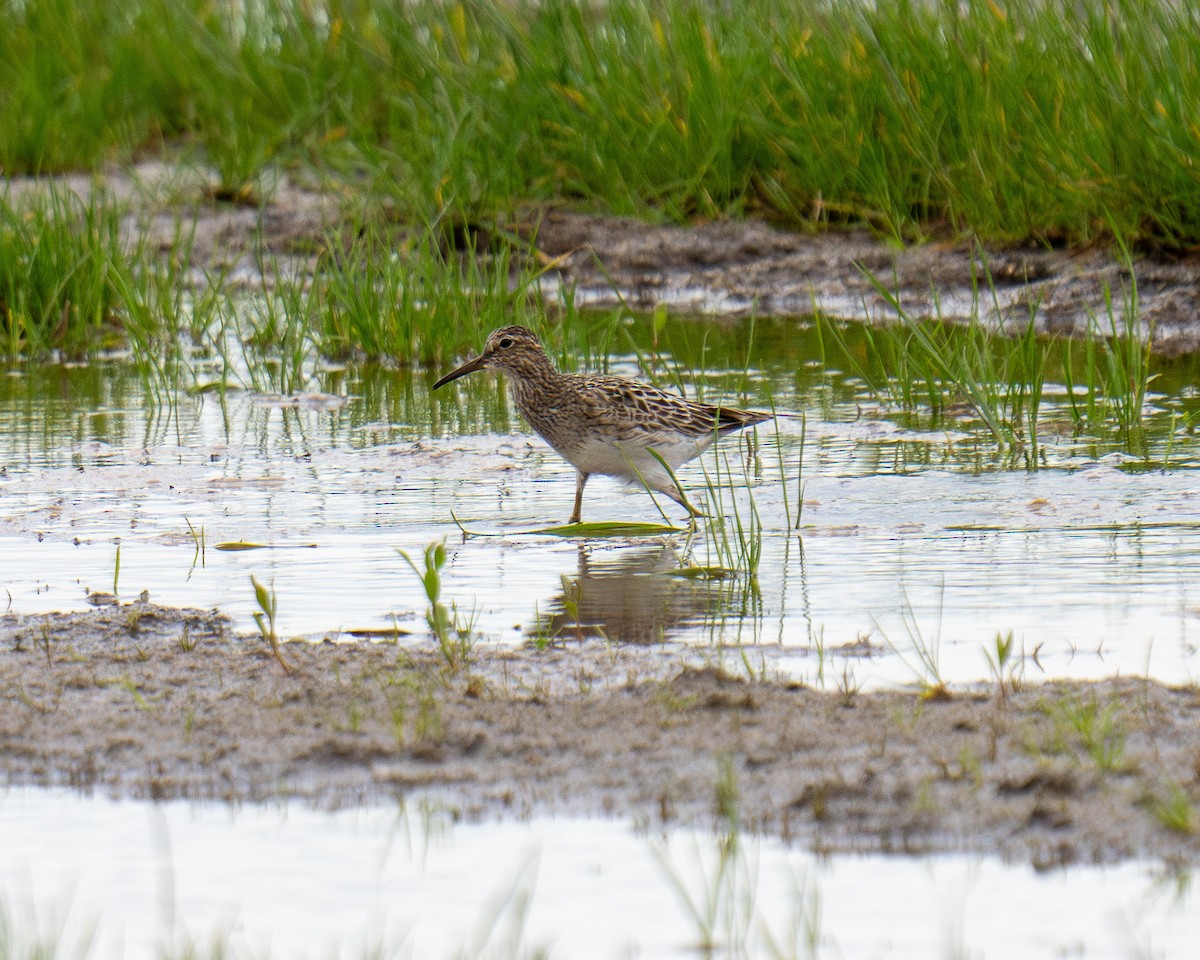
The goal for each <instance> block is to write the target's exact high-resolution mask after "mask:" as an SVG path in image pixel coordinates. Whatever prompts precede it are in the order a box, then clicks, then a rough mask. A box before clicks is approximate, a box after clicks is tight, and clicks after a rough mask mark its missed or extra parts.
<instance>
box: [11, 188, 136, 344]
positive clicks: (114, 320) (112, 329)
mask: <svg viewBox="0 0 1200 960" xmlns="http://www.w3.org/2000/svg"><path fill="white" fill-rule="evenodd" d="M131 286H132V283H131V271H130V266H129V263H128V261H127V259H126V256H125V254H124V252H123V251H122V248H121V241H120V216H119V213H118V211H117V209H116V207H114V206H113V205H111V204H110V203H108V202H107V201H105V200H104V199H102V198H96V197H92V198H91V199H88V200H84V199H81V198H80V197H78V196H76V195H75V194H73V193H68V192H59V191H55V190H50V191H38V192H31V193H30V194H28V195H26V196H25V197H22V198H20V199H17V200H8V199H0V333H2V334H3V344H2V346H0V349H2V350H3V352H4V353H5V354H6V355H7V356H8V357H9V358H10V359H16V358H18V357H22V356H36V355H44V354H47V353H49V352H51V351H60V352H62V353H63V354H66V355H81V354H86V353H91V352H94V351H95V350H97V349H102V348H104V347H106V346H112V345H114V344H115V343H116V342H118V341H119V340H120V339H121V330H120V327H121V318H120V316H119V313H120V308H121V304H122V296H121V294H122V290H124V289H128V288H130V287H131Z"/></svg>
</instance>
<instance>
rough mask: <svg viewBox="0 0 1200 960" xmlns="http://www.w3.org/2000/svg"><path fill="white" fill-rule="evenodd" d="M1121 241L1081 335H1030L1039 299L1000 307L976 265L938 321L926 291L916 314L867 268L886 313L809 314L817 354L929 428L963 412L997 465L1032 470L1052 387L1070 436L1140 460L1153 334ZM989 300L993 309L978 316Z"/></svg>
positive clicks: (959, 419)
mask: <svg viewBox="0 0 1200 960" xmlns="http://www.w3.org/2000/svg"><path fill="white" fill-rule="evenodd" d="M1122 250H1123V251H1124V252H1125V253H1126V267H1127V274H1126V278H1125V280H1124V281H1123V287H1122V289H1120V290H1118V291H1117V292H1116V293H1115V294H1114V292H1113V290H1112V289H1111V288H1109V287H1107V286H1106V288H1105V312H1104V315H1103V316H1102V317H1092V318H1091V323H1090V324H1089V327H1088V332H1087V334H1086V336H1085V337H1083V338H1082V339H1080V340H1076V341H1072V340H1060V339H1058V338H1054V337H1047V336H1042V335H1039V334H1038V333H1037V330H1036V326H1037V320H1038V310H1039V306H1038V304H1037V303H1031V304H1027V305H1025V306H1023V307H1021V308H1019V310H1018V313H1019V314H1020V315H1018V316H1013V315H1011V314H1006V313H1005V311H1004V310H1002V309H1001V307H1000V302H999V297H998V296H997V292H996V289H995V287H994V285H993V282H992V278H991V275H990V274H989V273H988V272H987V270H986V266H985V268H984V277H983V280H984V284H985V288H984V290H982V291H981V288H980V284H979V282H978V280H976V282H975V283H974V298H973V299H974V302H973V307H972V312H971V314H970V316H969V317H968V319H967V321H966V322H965V323H962V324H954V323H949V322H947V321H946V320H945V319H944V318H943V317H942V316H941V312H940V306H939V305H938V304H937V302H936V299H935V307H934V309H935V315H934V316H933V317H932V318H928V319H926V318H920V317H914V316H913V315H911V314H910V313H908V311H907V310H905V308H904V307H903V306H902V305H901V302H900V298H899V296H898V295H897V294H895V293H893V292H892V291H890V290H889V289H888V288H887V286H886V285H885V284H884V283H883V281H881V280H879V279H878V278H877V277H875V276H873V275H871V274H867V277H868V279H869V280H870V281H871V283H872V284H873V285H874V286H875V289H876V291H877V292H878V293H879V294H880V295H881V296H882V297H883V298H884V300H885V301H886V302H887V304H888V306H889V308H890V310H891V312H892V314H893V316H894V320H895V323H893V324H891V325H886V326H883V327H872V326H869V325H867V326H858V327H856V328H855V329H854V331H853V336H849V335H848V334H847V329H846V328H845V327H843V326H841V325H839V324H837V323H829V322H827V321H825V320H823V319H821V318H818V325H819V326H820V327H821V331H822V334H821V336H822V352H823V354H824V356H825V359H826V361H827V362H830V361H831V362H833V363H834V364H840V365H843V366H845V367H846V368H848V369H850V370H852V371H853V372H854V373H855V374H856V375H857V377H858V378H860V379H861V380H862V382H863V383H865V384H866V386H867V388H868V389H869V391H870V392H871V393H872V394H873V395H874V397H875V398H876V399H877V400H878V401H879V402H881V403H883V404H885V405H887V406H890V407H892V408H894V409H898V410H901V411H906V412H909V413H912V412H915V411H923V412H925V413H927V414H929V415H930V416H931V418H932V424H933V425H934V426H943V427H945V426H951V425H955V426H961V425H962V424H963V423H964V422H966V420H967V419H968V418H967V417H964V415H963V413H964V411H969V415H970V417H969V418H970V419H973V420H975V421H977V422H978V423H979V424H980V425H981V426H982V428H983V430H984V431H986V432H987V433H988V434H990V435H991V438H992V440H993V441H994V443H995V447H996V451H997V453H998V455H999V457H1000V459H1001V460H1002V461H1004V462H1007V463H1012V464H1021V465H1023V466H1024V467H1025V468H1026V469H1030V470H1036V469H1037V468H1038V467H1039V465H1041V463H1042V437H1043V434H1044V433H1045V432H1047V431H1048V430H1049V429H1050V425H1049V424H1047V423H1046V407H1045V405H1044V400H1045V397H1046V392H1047V388H1048V387H1051V386H1056V385H1057V386H1061V388H1062V389H1061V392H1062V393H1063V394H1064V396H1065V401H1064V402H1062V403H1059V404H1057V405H1056V406H1055V408H1054V411H1053V416H1055V417H1058V418H1061V417H1063V416H1066V417H1069V420H1070V424H1071V429H1072V431H1073V432H1074V433H1075V434H1076V435H1082V434H1088V435H1090V436H1094V437H1105V438H1108V439H1110V440H1114V441H1115V442H1117V443H1118V444H1119V445H1120V447H1121V448H1122V449H1126V450H1130V451H1133V452H1135V453H1137V454H1139V455H1141V456H1143V457H1147V458H1148V457H1149V449H1148V446H1147V434H1146V418H1147V414H1148V409H1147V404H1146V399H1147V395H1148V391H1149V386H1150V383H1151V381H1152V380H1153V379H1154V378H1155V376H1156V374H1155V372H1154V370H1153V366H1152V363H1151V347H1150V343H1151V338H1150V337H1149V336H1146V335H1144V334H1143V333H1142V331H1141V328H1140V320H1139V309H1138V294H1137V282H1136V280H1135V279H1134V274H1133V269H1132V262H1131V261H1130V260H1129V259H1128V251H1127V250H1126V248H1124V246H1122ZM981 255H982V254H981ZM988 297H990V301H991V304H990V307H989V306H987V305H986V300H987V299H988ZM989 310H990V312H991V313H992V314H994V316H991V317H988V316H986V314H985V311H989ZM826 344H828V345H830V346H831V347H832V348H833V349H832V351H831V352H829V353H825V349H826V347H825V345H826Z"/></svg>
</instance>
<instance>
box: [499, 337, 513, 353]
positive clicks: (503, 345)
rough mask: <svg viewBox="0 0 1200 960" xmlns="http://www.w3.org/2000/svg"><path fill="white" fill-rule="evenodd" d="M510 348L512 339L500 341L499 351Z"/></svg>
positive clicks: (506, 338)
mask: <svg viewBox="0 0 1200 960" xmlns="http://www.w3.org/2000/svg"><path fill="white" fill-rule="evenodd" d="M511 346H512V338H510V337H505V338H504V339H503V340H501V341H500V349H501V350H507V349H508V348H509V347H511Z"/></svg>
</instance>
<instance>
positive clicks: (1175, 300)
mask: <svg viewBox="0 0 1200 960" xmlns="http://www.w3.org/2000/svg"><path fill="white" fill-rule="evenodd" d="M60 182H62V183H64V184H66V185H69V186H70V187H71V188H72V189H74V190H77V191H79V192H88V191H90V190H91V189H93V187H94V186H95V183H94V182H93V181H92V180H91V179H90V178H88V177H84V176H74V177H66V178H63V180H62V181H60ZM99 183H100V185H101V186H102V187H103V188H104V189H105V190H106V191H108V192H109V193H110V194H111V195H112V196H113V197H115V198H116V199H117V200H118V201H119V202H121V203H122V204H124V205H126V208H127V209H128V211H129V213H128V215H127V216H126V218H125V233H126V237H127V239H128V240H129V241H130V242H131V243H133V242H142V241H146V242H148V244H149V246H150V248H151V249H158V250H161V251H163V252H168V251H170V252H172V253H173V254H174V255H178V254H179V253H180V251H179V250H178V249H177V247H178V244H179V241H180V238H181V237H183V238H187V245H188V253H189V256H190V258H191V264H190V265H191V268H192V269H191V276H192V280H193V282H194V283H196V284H197V285H198V286H199V285H203V284H204V283H206V282H207V280H206V273H207V274H209V275H224V276H225V277H226V280H227V282H229V283H232V284H235V285H236V284H245V285H258V284H261V283H262V282H264V279H265V281H266V282H267V283H269V282H270V281H271V279H272V278H271V276H267V277H266V278H264V277H263V275H262V272H261V271H262V269H263V265H264V262H265V264H266V269H267V270H268V271H270V272H272V273H274V272H287V273H292V272H298V273H301V274H303V273H307V272H311V271H312V270H313V269H315V268H316V266H317V263H318V252H319V251H320V250H322V249H323V248H325V247H326V246H327V244H328V243H329V242H330V241H331V240H334V241H335V242H336V238H338V237H344V238H347V239H348V238H349V237H350V236H352V235H353V231H354V230H355V229H356V225H357V224H359V223H361V222H362V218H363V217H364V216H365V217H366V218H368V219H372V218H374V219H378V218H380V217H385V216H386V208H387V199H386V198H369V197H365V196H362V195H354V194H353V192H351V193H350V194H347V192H346V191H345V190H338V189H336V188H335V186H329V187H327V188H326V187H324V186H322V185H321V184H319V183H317V182H305V181H302V180H298V179H297V178H296V177H291V176H288V175H285V174H277V175H275V176H273V177H269V178H267V179H266V180H264V184H263V189H262V190H261V192H260V198H261V201H262V206H261V207H251V206H238V205H233V204H221V203H217V202H214V200H213V199H212V197H213V191H214V187H215V184H216V180H215V179H214V178H213V177H211V176H206V175H205V174H204V173H203V172H202V171H199V170H197V169H195V168H192V167H177V166H173V165H171V164H164V163H145V164H141V165H139V166H138V167H136V168H134V169H133V170H132V171H117V172H113V173H112V174H110V175H109V176H107V177H105V178H104V179H103V180H101V181H99ZM33 188H34V184H33V182H32V181H29V180H14V181H10V182H9V183H8V184H7V189H8V191H9V192H10V193H11V194H20V193H22V192H24V191H27V190H30V189H33ZM513 234H518V235H520V236H522V237H524V238H525V239H526V240H527V242H529V243H530V245H531V253H532V254H533V255H534V256H536V257H537V259H538V260H539V263H540V264H541V265H542V266H547V265H549V269H548V272H547V273H546V277H545V282H544V286H545V288H546V289H547V290H548V291H550V292H551V293H554V292H556V291H557V289H558V287H559V285H560V284H565V285H567V286H569V287H574V288H575V289H576V302H577V303H579V304H581V305H584V304H587V305H592V306H597V307H609V306H617V305H619V304H620V303H622V302H625V303H628V304H630V305H631V306H633V307H635V308H641V309H646V310H650V309H652V308H653V307H654V306H656V305H657V304H659V303H665V304H667V305H669V306H670V307H671V308H672V309H675V310H678V311H692V312H700V313H708V314H718V315H729V316H745V315H747V314H750V313H757V314H759V315H763V314H769V315H778V316H806V315H810V314H811V313H812V312H813V311H814V309H817V310H820V311H822V312H823V313H825V314H827V315H829V316H832V317H841V318H845V319H854V320H863V319H869V320H872V321H875V322H886V321H888V320H893V319H895V311H894V309H893V308H892V307H891V306H890V305H889V304H888V302H887V300H886V299H885V298H884V297H882V296H880V295H879V294H878V292H877V291H876V289H875V287H874V285H873V283H872V282H871V280H870V279H868V278H867V277H866V276H865V275H864V273H863V270H864V269H865V270H867V271H869V272H870V273H872V274H873V275H874V276H875V277H877V278H878V279H879V280H880V281H881V282H882V283H884V284H885V285H886V286H887V287H888V288H889V289H890V290H892V291H895V292H896V293H897V294H898V296H899V299H900V301H901V303H902V304H903V306H904V308H905V310H906V311H907V312H908V313H909V314H910V315H911V316H916V317H920V316H929V315H932V314H933V313H934V312H935V300H936V304H937V305H938V307H940V312H941V315H942V316H944V317H945V318H947V319H951V320H963V319H966V318H968V317H969V316H970V315H971V313H972V309H973V306H972V305H973V303H977V304H978V311H979V314H980V315H981V316H982V317H983V318H984V319H985V320H986V321H988V322H990V323H992V324H993V325H995V326H1005V325H1007V326H1009V327H1012V326H1016V327H1023V326H1024V324H1025V323H1026V322H1027V321H1028V317H1029V315H1030V310H1031V307H1032V306H1033V305H1036V323H1037V326H1038V328H1039V329H1040V330H1042V331H1043V332H1046V333H1050V334H1061V335H1066V336H1081V335H1085V334H1086V333H1087V331H1088V330H1089V328H1090V327H1093V326H1094V325H1098V328H1099V329H1101V330H1105V329H1107V328H1108V327H1110V326H1111V325H1112V322H1113V320H1114V319H1115V320H1116V322H1117V325H1118V326H1120V325H1121V323H1122V317H1121V316H1120V308H1121V304H1122V303H1123V302H1124V299H1125V296H1126V291H1127V289H1128V287H1129V283H1128V277H1127V270H1126V268H1125V266H1124V265H1123V263H1122V262H1121V260H1120V258H1119V257H1118V256H1116V255H1114V253H1113V252H1109V251H1104V250H1098V249H1087V250H1078V251H1064V250H1052V249H1044V248H1032V249H1020V248H1018V249H999V248H993V249H990V250H988V251H986V253H985V254H984V255H982V256H981V255H980V254H979V253H978V251H977V250H976V249H975V247H974V245H973V244H972V243H971V242H969V241H962V242H958V243H952V244H950V243H935V242H931V243H928V244H925V245H922V246H915V247H911V248H908V249H899V248H897V247H896V246H894V245H892V244H889V243H887V242H885V241H883V240H880V239H878V238H876V237H874V236H872V235H870V234H869V233H867V232H866V231H852V232H829V233H821V234H797V233H789V232H786V231H783V230H777V229H775V228H773V227H771V226H769V225H768V224H765V223H762V222H760V221H754V220H751V221H744V222H718V223H701V224H696V225H692V226H687V227H678V226H662V225H654V224H648V223H643V222H640V221H636V220H631V219H625V218H618V217H604V216H592V215H587V214H580V213H571V212H566V211H561V210H554V209H550V210H544V209H529V210H527V211H525V212H524V213H523V214H522V215H521V216H520V217H519V219H517V220H516V221H504V222H499V223H496V222H491V223H472V224H456V225H454V226H453V227H447V229H446V231H445V239H446V243H447V245H450V246H453V245H456V244H459V245H465V239H466V238H467V237H468V236H470V238H471V242H472V244H473V245H474V246H475V248H476V249H478V250H479V251H482V252H484V253H485V254H486V251H487V250H488V249H489V246H490V245H491V244H492V242H493V238H495V237H497V236H500V235H506V236H511V235H513ZM264 253H265V254H266V257H267V259H266V260H265V261H264V260H263V259H262V255H263V254H264ZM989 272H990V276H991V283H992V288H991V289H989V286H988V280H987V274H988V273H989ZM1135 274H1136V278H1137V291H1138V305H1139V310H1138V316H1139V321H1140V327H1141V330H1142V332H1143V334H1144V335H1148V336H1151V337H1152V338H1153V342H1154V345H1155V348H1156V349H1157V350H1159V351H1160V352H1162V353H1164V354H1179V353H1185V352H1190V351H1195V350H1197V349H1200V255H1192V256H1189V257H1186V258H1182V259H1181V258H1173V259H1169V260H1167V259H1156V258H1154V257H1151V256H1138V257H1136V266H1135ZM1107 291H1111V292H1112V295H1113V299H1114V301H1115V303H1116V311H1115V312H1116V314H1117V315H1116V316H1115V317H1114V316H1113V315H1112V313H1111V312H1110V310H1109V308H1108V306H1107V304H1106V292H1107Z"/></svg>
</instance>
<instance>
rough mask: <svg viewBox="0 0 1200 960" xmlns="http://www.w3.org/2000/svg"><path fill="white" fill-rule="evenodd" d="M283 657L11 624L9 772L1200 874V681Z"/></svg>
mask: <svg viewBox="0 0 1200 960" xmlns="http://www.w3.org/2000/svg"><path fill="white" fill-rule="evenodd" d="M414 629H415V632H414V634H413V635H411V636H405V635H399V636H396V637H393V638H377V639H375V640H374V641H370V642H368V641H360V642H357V643H330V642H309V641H295V642H288V643H284V644H283V645H282V648H281V649H282V657H283V660H284V662H285V664H286V666H287V671H286V672H285V670H284V668H283V666H281V665H280V664H279V663H278V662H277V661H276V659H275V658H274V657H273V656H272V654H271V651H270V648H269V645H268V644H267V643H266V642H265V641H264V640H263V638H262V637H260V636H256V635H255V636H248V635H237V634H236V633H234V632H233V631H232V630H231V628H230V624H229V621H228V620H227V619H226V618H225V617H223V616H222V615H220V614H219V613H217V612H214V611H201V610H187V609H170V608H165V607H160V606H155V605H153V604H150V603H148V602H143V601H139V602H134V603H128V604H114V605H109V606H104V607H100V608H98V609H96V610H94V611H89V612H85V613H77V614H46V615H30V616H20V617H18V616H15V615H8V616H5V617H3V618H0V689H2V691H3V709H2V710H0V777H2V778H3V779H4V780H5V781H6V782H7V783H9V784H33V785H60V786H61V785H70V786H72V787H75V788H78V789H81V790H85V791H95V790H98V791H103V792H106V793H112V794H115V795H119V796H130V795H132V796H144V797H154V798H176V797H190V798H197V799H215V800H228V801H246V800H268V799H272V798H277V797H299V798H303V799H305V800H307V801H310V802H312V803H314V804H318V805H328V806H337V805H342V804H347V803H357V802H363V801H380V800H385V799H387V798H393V797H400V796H410V795H413V794H420V795H423V796H428V795H430V794H432V795H433V796H435V797H436V798H438V799H439V800H440V801H441V802H443V803H445V804H447V805H448V806H449V807H450V808H451V809H453V810H455V811H456V812H458V813H459V814H460V815H462V816H464V817H472V818H476V817H480V818H482V817H488V816H493V815H506V816H513V815H516V816H525V815H532V814H533V813H535V812H536V813H551V814H553V813H572V814H580V813H583V814H595V815H608V816H622V817H631V818H633V819H634V820H635V821H637V822H641V823H643V824H645V825H646V826H648V827H657V826H659V825H672V824H698V825H702V826H710V825H713V824H716V823H718V822H719V821H720V820H721V819H722V818H728V817H730V816H736V817H737V818H738V819H739V821H740V823H741V824H742V825H743V826H744V827H746V828H747V829H752V830H755V831H761V832H765V833H769V834H773V835H778V836H782V837H785V838H789V839H792V840H795V841H796V842H799V843H803V844H806V845H809V846H812V847H815V848H817V849H820V850H829V851H836V850H878V851H892V852H908V853H914V852H919V853H924V852H930V851H943V850H954V851H977V852H987V853H993V852H999V853H1001V854H1003V855H1005V856H1006V857H1009V858H1012V859H1015V860H1018V861H1020V860H1025V861H1028V862H1030V863H1032V864H1034V865H1035V866H1037V867H1051V866H1055V865H1060V864H1069V863H1075V862H1111V861H1116V860H1120V859H1123V858H1129V857H1160V858H1164V859H1167V860H1170V861H1178V862H1196V861H1197V860H1200V839H1198V838H1197V836H1196V833H1195V830H1196V827H1197V824H1196V822H1195V814H1194V811H1193V809H1192V801H1191V800H1190V799H1189V798H1190V797H1194V796H1195V795H1196V793H1197V790H1198V789H1200V722H1198V718H1200V689H1197V688H1195V687H1188V688H1182V689H1170V688H1167V687H1164V686H1162V685H1160V684H1157V683H1154V682H1151V681H1142V680H1136V679H1125V680H1113V681H1106V682H1098V683H1088V684H1078V683H1046V684H1040V685H1029V686H1026V687H1022V688H1019V689H1011V688H1010V687H1009V686H1008V685H1003V686H1002V685H999V684H997V685H993V686H991V687H988V688H981V689H979V690H964V691H955V692H953V693H952V694H944V693H943V694H939V695H934V696H930V695H929V694H930V692H931V691H928V690H927V691H925V693H924V694H922V693H921V692H920V691H912V690H896V691H890V692H874V693H860V692H856V691H854V690H852V689H840V690H838V689H832V690H829V691H822V690H814V689H809V688H806V687H804V686H802V685H799V684H796V683H794V682H790V681H788V680H787V679H786V678H783V677H776V676H773V675H772V670H771V668H770V666H769V664H770V656H769V652H768V653H766V654H765V655H763V656H762V657H761V658H759V659H755V658H752V660H754V662H760V663H762V664H763V665H764V666H763V667H762V668H761V669H759V670H757V671H755V672H754V674H753V675H752V676H747V671H746V670H745V669H744V668H741V670H740V675H739V673H738V672H735V671H737V670H738V668H737V666H736V665H737V664H739V663H743V662H744V661H742V660H741V658H740V655H738V654H736V653H733V654H730V653H727V655H726V656H727V660H728V663H725V664H722V663H719V662H717V661H715V660H714V654H712V653H711V652H710V653H707V654H706V653H704V652H702V651H696V650H694V649H693V650H690V651H688V650H684V649H683V648H678V647H672V646H669V645H668V646H620V645H613V644H606V643H602V642H599V641H588V640H585V641H582V642H576V641H572V642H570V643H567V644H565V645H551V646H542V647H539V646H537V645H532V644H531V645H528V646H525V647H520V648H510V649H504V648H496V647H494V646H490V647H487V648H484V647H482V646H480V647H477V648H476V649H475V650H474V651H471V652H470V653H469V654H466V655H463V654H462V652H461V651H460V652H459V653H458V654H455V655H443V654H442V653H440V652H438V649H437V647H436V644H435V643H434V642H433V640H432V639H430V638H425V637H422V636H421V635H420V631H419V628H416V627H414Z"/></svg>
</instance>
